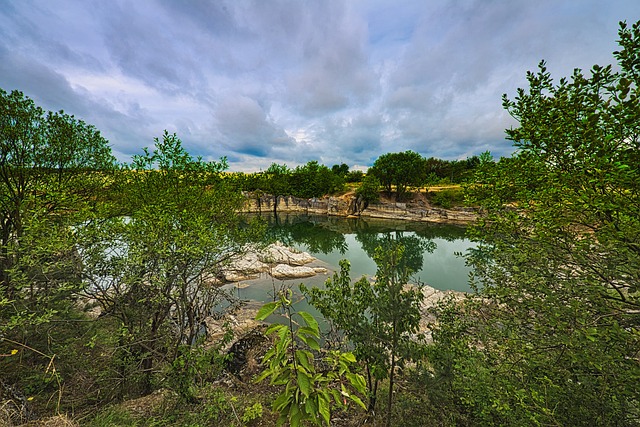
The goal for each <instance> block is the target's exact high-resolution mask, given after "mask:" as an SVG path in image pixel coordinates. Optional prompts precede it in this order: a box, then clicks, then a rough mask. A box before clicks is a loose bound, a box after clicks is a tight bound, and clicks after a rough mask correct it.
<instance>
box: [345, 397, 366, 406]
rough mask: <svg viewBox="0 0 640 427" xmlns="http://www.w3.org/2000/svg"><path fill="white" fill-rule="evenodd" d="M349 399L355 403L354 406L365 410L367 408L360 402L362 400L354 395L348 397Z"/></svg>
mask: <svg viewBox="0 0 640 427" xmlns="http://www.w3.org/2000/svg"><path fill="white" fill-rule="evenodd" d="M349 398H350V399H351V400H353V401H354V402H356V404H357V405H358V406H360V407H361V408H362V409H367V406H366V405H365V404H364V402H363V401H362V399H360V398H359V397H358V396H356V395H355V394H352V395H351V396H349Z"/></svg>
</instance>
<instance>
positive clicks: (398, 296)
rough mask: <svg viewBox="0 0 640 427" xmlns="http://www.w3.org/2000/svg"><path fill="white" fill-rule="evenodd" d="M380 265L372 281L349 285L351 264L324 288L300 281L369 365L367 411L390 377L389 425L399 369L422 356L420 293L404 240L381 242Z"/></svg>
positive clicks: (361, 359) (309, 296)
mask: <svg viewBox="0 0 640 427" xmlns="http://www.w3.org/2000/svg"><path fill="white" fill-rule="evenodd" d="M374 259H375V261H376V264H377V265H378V270H377V273H376V280H375V282H374V283H373V284H371V283H369V281H368V280H367V279H366V278H362V279H360V280H359V281H357V282H355V283H354V284H353V285H352V284H351V279H350V277H349V263H348V262H347V261H342V262H341V263H340V266H341V271H340V273H336V274H335V275H334V277H333V279H331V280H327V282H326V283H325V287H326V289H319V288H313V289H308V288H305V287H303V286H301V289H302V290H303V292H304V293H305V294H306V295H307V297H308V298H309V299H310V302H311V304H312V305H313V306H315V307H316V308H318V310H319V311H320V312H321V313H322V315H323V316H324V317H325V318H326V319H329V320H330V321H331V322H333V323H334V324H335V326H336V327H337V328H338V329H340V330H342V331H344V333H345V335H346V337H347V338H348V339H349V341H350V342H351V344H352V345H353V346H354V354H355V355H356V357H357V358H358V360H360V361H362V362H364V363H365V364H366V368H367V385H368V391H369V393H368V394H369V404H368V410H369V411H374V410H375V407H376V400H377V388H378V383H379V381H380V380H382V379H388V380H389V392H388V394H387V417H386V425H387V426H390V425H391V421H392V419H391V418H392V417H391V410H392V405H393V394H394V385H395V378H396V369H397V368H398V367H401V366H403V365H404V364H405V363H407V362H409V361H412V360H416V359H418V358H419V357H420V351H421V350H420V349H421V345H420V342H419V340H420V334H419V333H418V329H419V323H420V318H421V315H420V302H421V301H422V293H421V291H420V289H419V288H417V287H413V286H412V287H409V286H407V283H408V281H409V278H410V275H411V273H412V270H411V269H410V268H409V266H408V265H409V262H407V259H406V258H405V252H404V247H403V246H402V244H400V243H396V244H395V245H388V246H387V247H386V248H383V247H378V249H377V250H376V255H375V257H374Z"/></svg>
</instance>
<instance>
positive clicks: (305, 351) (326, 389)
mask: <svg viewBox="0 0 640 427" xmlns="http://www.w3.org/2000/svg"><path fill="white" fill-rule="evenodd" d="M277 309H282V310H283V311H284V313H285V315H286V317H287V318H288V320H289V322H288V324H287V325H282V324H273V325H271V326H270V327H269V328H268V329H267V331H266V332H265V333H266V334H267V335H275V336H276V341H275V344H274V346H273V347H272V348H271V349H270V350H269V351H268V352H267V354H266V355H265V357H264V360H263V363H264V364H265V365H266V368H265V370H264V372H263V373H262V374H261V375H260V376H259V377H258V379H257V381H258V382H260V381H262V380H264V379H266V378H270V383H271V384H272V385H282V386H285V389H284V390H283V391H282V392H281V393H280V395H278V397H277V398H276V399H275V400H274V402H273V405H272V408H273V410H274V411H276V412H278V413H279V414H280V417H279V418H278V421H277V425H278V426H281V425H283V424H284V423H285V422H286V421H287V420H288V421H289V423H290V424H291V426H292V427H296V426H299V425H301V423H302V422H303V421H309V422H311V423H313V424H314V425H327V426H328V425H330V421H331V407H332V406H334V405H337V406H338V407H341V408H343V407H346V406H347V402H348V401H349V400H350V401H353V402H355V403H356V404H357V405H358V406H360V407H362V408H363V409H365V405H364V403H363V402H362V400H361V399H360V397H358V396H357V395H356V394H354V393H353V392H352V391H351V390H355V391H356V392H358V393H361V394H364V393H365V388H366V384H365V380H364V377H363V376H362V375H359V374H356V373H353V372H352V371H351V367H352V366H353V365H354V364H355V362H356V358H355V356H354V355H353V354H352V353H341V352H339V351H332V352H328V353H327V355H326V356H325V357H324V360H323V363H324V365H325V369H323V370H322V371H320V370H319V369H317V368H316V359H315V356H314V353H313V352H314V351H315V352H316V354H317V353H319V352H320V351H321V350H320V344H319V342H318V340H319V339H320V330H319V327H318V322H317V321H316V319H315V318H314V317H313V316H312V315H311V314H309V313H307V312H304V311H299V312H297V313H292V311H291V290H290V289H287V290H286V291H284V292H281V293H280V299H279V300H277V301H274V302H271V303H268V304H265V305H263V306H262V308H261V309H260V310H259V311H258V314H257V315H256V320H265V319H266V318H267V317H268V316H270V315H271V314H273V313H274V312H275V311H276V310H277ZM294 314H295V315H296V317H299V318H300V319H301V320H302V322H303V325H299V324H295V323H294V320H293V315H294ZM294 325H296V326H297V329H296V328H295V327H294Z"/></svg>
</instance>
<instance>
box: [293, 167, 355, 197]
mask: <svg viewBox="0 0 640 427" xmlns="http://www.w3.org/2000/svg"><path fill="white" fill-rule="evenodd" d="M291 183H292V194H293V195H294V196H297V197H303V198H305V199H309V198H312V197H322V196H324V195H326V194H331V193H334V192H336V191H338V190H340V189H342V186H343V185H344V178H343V177H342V176H341V175H337V174H334V173H333V172H332V171H331V169H329V168H328V167H326V166H325V165H321V164H319V163H318V162H317V161H316V160H313V161H310V162H307V164H305V165H304V166H298V167H296V168H295V170H294V171H293V172H292V174H291Z"/></svg>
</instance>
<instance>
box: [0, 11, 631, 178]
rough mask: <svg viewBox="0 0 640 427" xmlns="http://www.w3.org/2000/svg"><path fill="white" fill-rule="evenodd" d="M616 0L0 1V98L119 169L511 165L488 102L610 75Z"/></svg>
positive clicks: (498, 119) (505, 118) (497, 111)
mask: <svg viewBox="0 0 640 427" xmlns="http://www.w3.org/2000/svg"><path fill="white" fill-rule="evenodd" d="M638 19H640V3H637V2H632V1H624V0H614V1H608V2H606V3H605V2H603V1H599V0H581V1H579V2H578V1H573V0H553V1H552V0H539V1H536V2H531V1H525V0H513V1H497V0H493V1H492V0H482V1H480V0H433V1H429V2H425V1H419V0H397V1H388V0H367V1H365V0H354V1H338V0H328V1H320V0H315V1H314V0H311V1H305V2H300V1H294V0H274V1H262V0H242V1H238V0H215V1H213V0H189V1H187V0H140V1H136V2H129V1H122V0H113V1H107V2H105V1H98V0H87V1H83V2H77V1H73V0H56V1H55V2H52V1H45V0H6V1H5V2H4V3H3V7H2V8H1V9H0V87H2V88H3V89H5V90H12V89H19V90H22V91H23V92H25V93H26V94H27V95H28V96H30V97H32V98H34V99H35V100H36V102H38V103H39V104H41V105H42V106H43V107H44V108H46V109H51V110H59V109H64V110H65V111H67V112H69V113H72V114H75V115H76V116H79V117H81V118H82V119H84V120H85V121H87V122H89V123H92V124H95V125H96V126H97V127H98V128H99V129H100V130H101V131H102V133H103V134H104V135H105V136H107V137H108V138H109V139H110V141H111V143H112V145H113V147H114V149H115V150H116V152H117V154H118V156H119V158H120V159H121V160H125V161H128V160H129V159H130V156H131V154H134V153H138V152H139V150H140V148H141V147H143V146H149V145H152V143H153V137H154V136H160V135H162V132H163V130H164V129H167V130H169V131H170V132H176V133H177V134H178V136H180V137H181V138H182V140H183V142H184V144H185V146H186V147H187V148H188V149H189V150H190V151H191V152H192V154H194V155H202V156H203V157H205V158H210V159H217V158H218V157H220V156H228V157H229V159H230V161H231V162H232V167H233V168H234V169H237V170H243V169H244V170H258V169H260V168H263V169H264V168H266V167H268V165H269V164H270V163H271V162H278V163H287V164H289V165H291V166H295V165H297V164H303V163H306V162H307V161H309V160H314V159H316V160H320V161H321V162H323V163H325V164H328V165H331V164H335V163H342V162H344V163H347V164H348V165H350V166H367V165H370V164H371V163H372V162H373V161H374V160H375V159H376V158H377V157H378V156H379V155H381V154H383V153H385V152H391V151H403V150H407V149H411V150H415V151H418V152H420V153H421V154H423V155H424V156H427V157H429V156H436V157H443V158H449V159H452V158H464V157H466V156H470V155H475V154H479V153H480V152H482V151H486V150H490V151H492V152H493V153H494V154H496V155H508V154H509V153H510V152H511V147H510V144H509V142H507V141H505V139H504V129H505V128H506V127H509V126H512V125H513V124H514V121H513V119H511V118H510V117H509V115H508V114H507V113H506V112H505V111H503V109H502V106H501V99H500V98H501V95H502V94H503V93H507V94H508V95H509V96H513V95H514V94H515V91H516V88H517V87H522V86H525V85H526V81H525V78H524V77H525V73H526V71H527V70H532V69H535V68H536V65H537V63H538V62H539V61H540V60H541V59H546V60H547V62H548V68H549V70H550V71H551V72H552V74H553V75H554V76H555V77H556V78H559V77H561V76H564V75H567V74H570V73H571V72H572V70H573V68H574V67H580V68H583V69H588V68H590V66H591V65H593V64H594V63H600V64H606V63H611V62H612V61H613V58H612V56H611V52H612V51H613V50H615V48H616V45H615V40H616V38H617V33H616V32H617V22H618V21H620V20H627V21H629V22H634V21H635V20H638Z"/></svg>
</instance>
